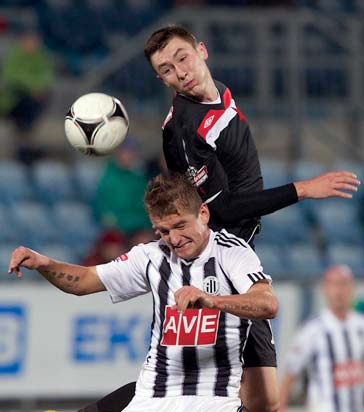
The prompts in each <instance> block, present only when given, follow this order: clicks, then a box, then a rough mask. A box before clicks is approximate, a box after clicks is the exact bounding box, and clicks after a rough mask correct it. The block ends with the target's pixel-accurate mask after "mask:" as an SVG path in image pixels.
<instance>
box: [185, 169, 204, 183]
mask: <svg viewBox="0 0 364 412" xmlns="http://www.w3.org/2000/svg"><path fill="white" fill-rule="evenodd" d="M186 176H187V177H188V179H189V181H190V182H191V183H192V184H193V185H194V186H196V187H199V186H201V185H202V184H203V183H204V182H206V180H207V178H208V174H207V167H206V166H202V167H201V169H199V170H197V169H196V168H195V167H193V166H188V169H187V171H186Z"/></svg>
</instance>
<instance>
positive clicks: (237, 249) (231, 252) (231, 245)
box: [214, 229, 262, 271]
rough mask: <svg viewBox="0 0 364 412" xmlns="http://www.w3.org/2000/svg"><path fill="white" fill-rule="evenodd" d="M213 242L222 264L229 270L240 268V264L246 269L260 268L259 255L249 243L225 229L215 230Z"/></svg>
mask: <svg viewBox="0 0 364 412" xmlns="http://www.w3.org/2000/svg"><path fill="white" fill-rule="evenodd" d="M214 244H215V248H216V251H217V252H216V254H217V255H218V256H219V257H220V259H221V263H222V264H223V266H226V267H229V268H230V269H231V270H233V269H234V270H235V269H239V270H241V269H242V266H244V268H245V269H246V270H247V271H251V270H253V269H254V270H258V269H257V268H260V270H261V269H262V268H261V262H260V260H259V257H258V256H257V254H256V253H255V252H254V250H253V249H252V248H251V247H250V245H249V244H248V243H247V242H246V241H245V240H244V239H241V238H239V237H237V236H235V235H234V234H232V233H229V232H228V231H226V230H225V229H222V230H220V231H218V232H215V237H214ZM254 270H253V271H254Z"/></svg>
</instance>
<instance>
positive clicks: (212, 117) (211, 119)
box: [197, 110, 225, 140]
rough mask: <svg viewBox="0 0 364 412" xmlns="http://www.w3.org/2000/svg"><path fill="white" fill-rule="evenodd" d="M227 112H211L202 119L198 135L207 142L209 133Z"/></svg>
mask: <svg viewBox="0 0 364 412" xmlns="http://www.w3.org/2000/svg"><path fill="white" fill-rule="evenodd" d="M224 112H225V110H209V111H208V112H207V113H206V116H205V117H204V118H203V119H202V122H201V124H200V126H199V127H198V129H197V133H198V134H199V135H200V136H201V137H202V138H203V139H204V140H206V136H207V133H208V132H209V131H210V130H211V129H212V128H213V127H214V126H215V124H216V122H217V121H218V120H219V119H220V117H221V116H222V115H223V114H224Z"/></svg>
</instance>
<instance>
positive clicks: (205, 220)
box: [199, 203, 210, 225]
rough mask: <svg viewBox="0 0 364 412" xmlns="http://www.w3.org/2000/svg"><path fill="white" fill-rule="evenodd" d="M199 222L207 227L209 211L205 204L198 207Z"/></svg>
mask: <svg viewBox="0 0 364 412" xmlns="http://www.w3.org/2000/svg"><path fill="white" fill-rule="evenodd" d="M199 216H200V219H201V222H202V223H203V224H204V225H208V223H209V220H210V211H209V208H208V206H207V204H206V203H202V205H201V206H200V213H199Z"/></svg>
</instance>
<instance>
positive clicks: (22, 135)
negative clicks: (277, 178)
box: [0, 31, 53, 160]
mask: <svg viewBox="0 0 364 412" xmlns="http://www.w3.org/2000/svg"><path fill="white" fill-rule="evenodd" d="M0 70H1V76H0V87H1V93H0V110H1V113H2V114H3V115H5V117H8V118H9V119H11V120H12V121H13V123H14V126H15V128H16V132H17V136H18V139H19V142H18V146H19V148H18V154H19V157H20V160H27V158H28V157H33V158H34V157H37V156H36V155H37V153H34V152H33V150H32V148H31V136H32V132H33V129H34V125H35V122H36V121H37V120H38V118H39V116H40V115H41V114H42V112H43V110H44V108H45V107H46V104H47V103H48V101H49V97H50V90H51V86H52V81H53V64H52V57H51V56H50V54H49V53H48V51H47V50H46V49H45V48H44V47H43V42H42V38H41V36H40V35H39V33H37V32H36V31H25V32H23V33H22V34H21V36H20V39H19V43H18V44H17V45H16V46H15V47H13V48H10V50H9V51H8V53H6V54H5V56H4V58H3V60H2V62H1V69H0ZM29 152H32V153H31V154H30V153H29Z"/></svg>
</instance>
